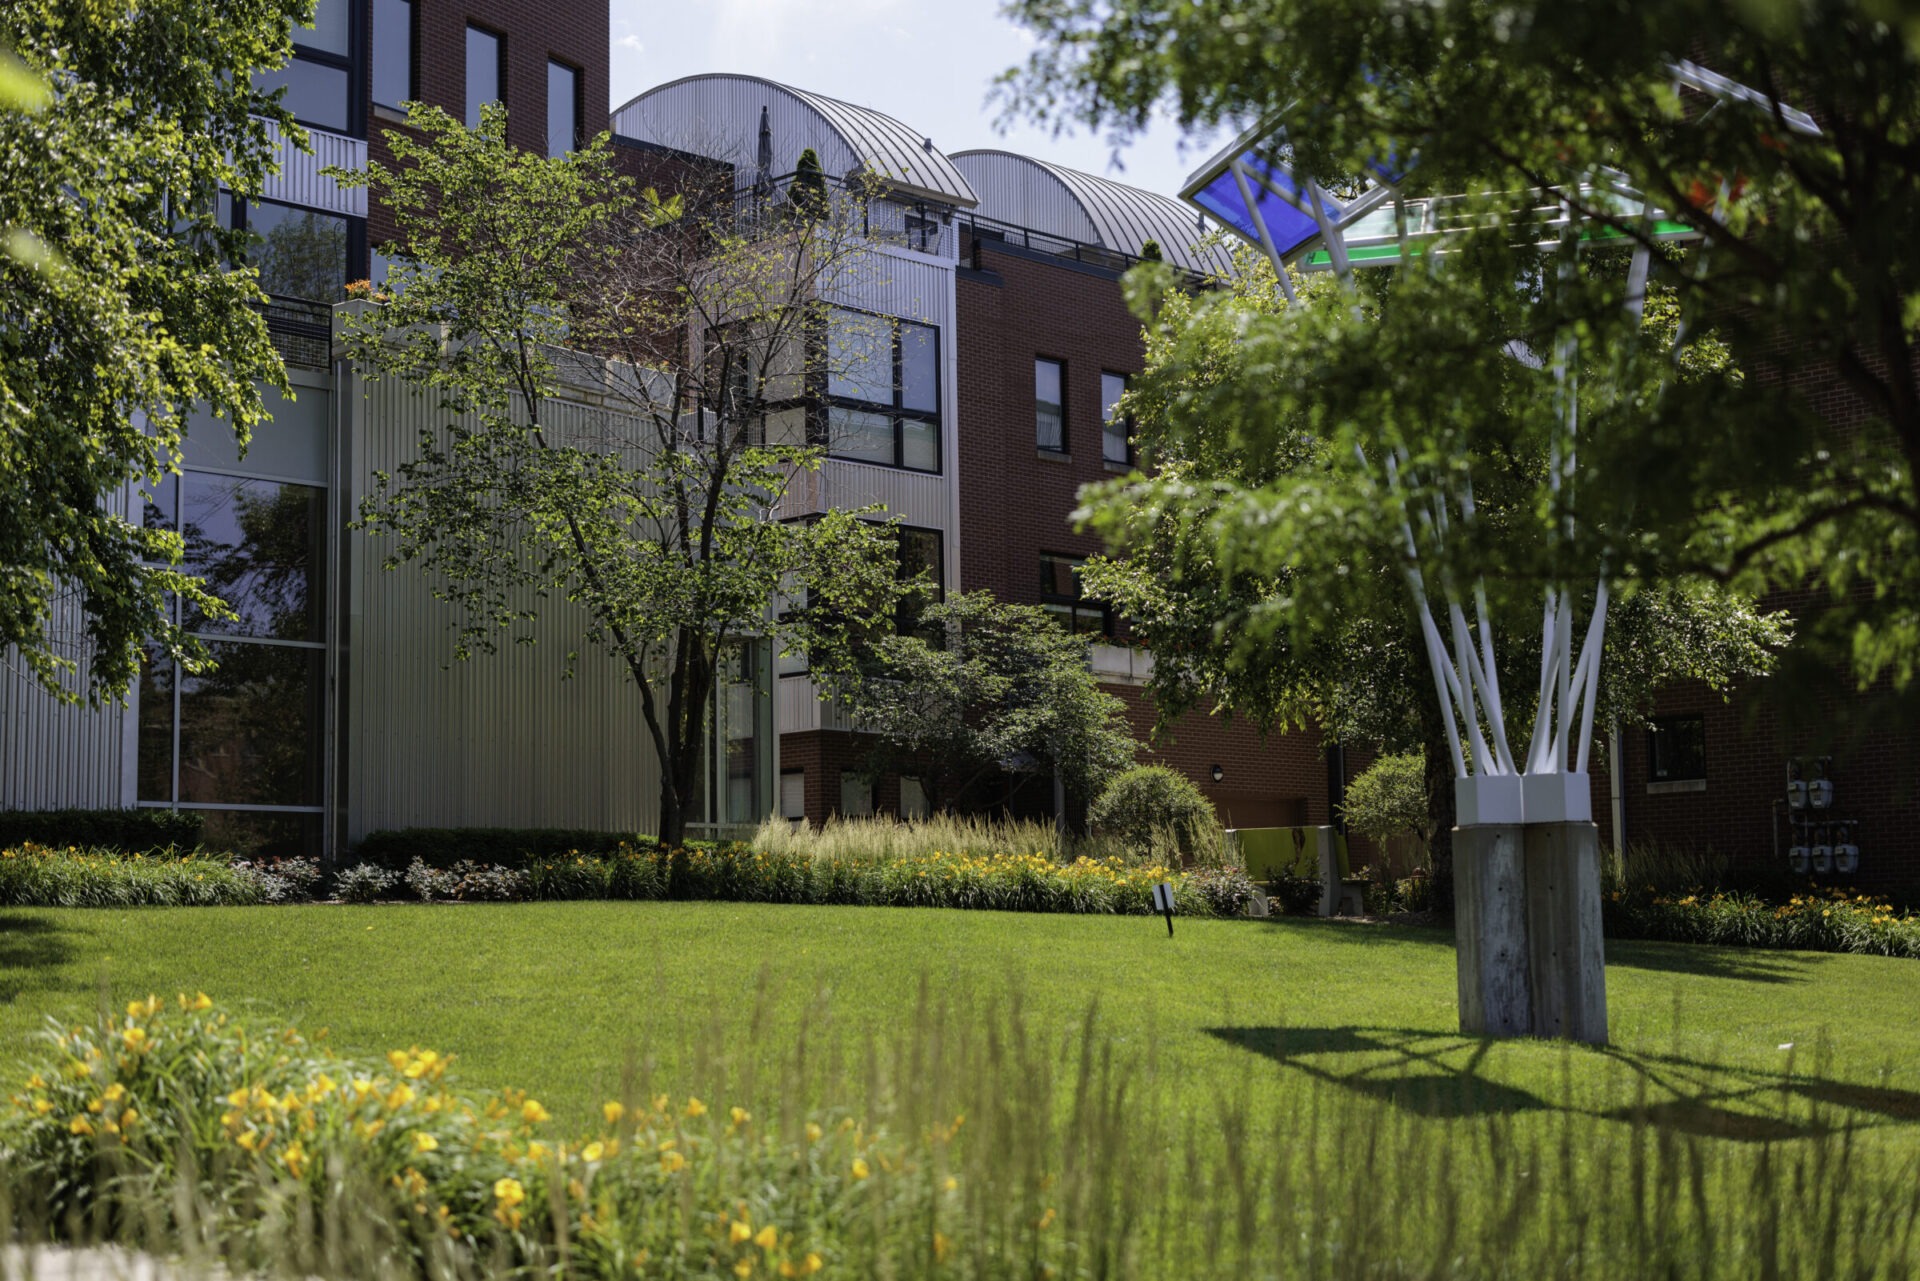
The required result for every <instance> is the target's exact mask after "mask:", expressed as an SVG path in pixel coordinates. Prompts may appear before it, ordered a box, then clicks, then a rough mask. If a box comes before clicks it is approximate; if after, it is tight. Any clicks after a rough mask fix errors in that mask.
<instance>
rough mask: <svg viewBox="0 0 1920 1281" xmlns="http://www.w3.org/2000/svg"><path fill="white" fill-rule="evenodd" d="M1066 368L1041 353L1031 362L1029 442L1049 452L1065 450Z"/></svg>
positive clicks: (1057, 452)
mask: <svg viewBox="0 0 1920 1281" xmlns="http://www.w3.org/2000/svg"><path fill="white" fill-rule="evenodd" d="M1066 383H1067V367H1066V365H1064V364H1063V363H1061V362H1060V361H1057V360H1048V359H1047V358H1046V357H1044V356H1040V357H1036V358H1035V359H1034V362H1033V423H1034V441H1033V443H1034V444H1035V445H1037V446H1039V447H1040V448H1041V449H1045V450H1048V451H1049V452H1051V453H1056V454H1064V453H1066V452H1067V410H1066Z"/></svg>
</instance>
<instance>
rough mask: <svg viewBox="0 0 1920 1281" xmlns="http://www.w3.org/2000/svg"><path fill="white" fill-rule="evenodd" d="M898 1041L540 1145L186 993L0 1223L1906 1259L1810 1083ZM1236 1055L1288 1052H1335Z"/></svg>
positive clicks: (1488, 1260)
mask: <svg viewBox="0 0 1920 1281" xmlns="http://www.w3.org/2000/svg"><path fill="white" fill-rule="evenodd" d="M901 1014H902V1017H901V1019H900V1021H899V1022H898V1023H897V1024H896V1025H894V1026H890V1027H888V1028H885V1029H874V1031H873V1034H872V1035H871V1036H870V1037H869V1038H868V1039H867V1041H866V1044H865V1047H864V1049H853V1050H852V1051H851V1052H852V1053H853V1054H854V1056H855V1057H856V1058H857V1059H858V1060H859V1064H858V1066H859V1068H860V1071H859V1072H858V1073H856V1074H855V1075H854V1078H853V1079H856V1080H858V1079H864V1080H865V1082H866V1084H865V1087H864V1090H860V1091H858V1092H859V1093H860V1094H861V1097H860V1098H858V1099H856V1100H852V1102H853V1103H855V1104H856V1106H854V1107H852V1108H851V1109H848V1108H836V1107H834V1106H822V1105H821V1104H820V1103H819V1102H818V1101H817V1100H815V1099H813V1098H812V1097H811V1096H812V1095H813V1093H814V1092H815V1091H816V1090H817V1089H818V1087H819V1085H820V1083H821V1082H822V1081H824V1080H828V1079H839V1080H842V1081H845V1080H847V1079H848V1076H847V1074H846V1072H845V1071H844V1068H845V1067H846V1065H845V1064H843V1063H838V1062H834V1063H831V1064H829V1063H826V1062H825V1060H828V1059H831V1058H834V1057H835V1056H838V1055H843V1054H846V1053H848V1052H849V1050H848V1048H847V1047H846V1046H845V1045H844V1044H842V1043H841V1042H839V1041H838V1040H837V1039H834V1038H826V1039H824V1040H822V1041H820V1042H818V1043H816V1042H815V1041H814V1040H812V1039H810V1038H809V1036H808V1034H807V1033H806V1032H805V1031H803V1032H802V1033H801V1035H800V1037H799V1038H798V1042H797V1043H796V1044H795V1045H793V1046H792V1047H791V1051H790V1053H789V1054H788V1056H787V1057H786V1058H785V1060H784V1062H783V1065H782V1067H781V1069H780V1071H779V1072H778V1073H777V1074H774V1075H771V1076H770V1075H768V1074H767V1073H765V1072H761V1073H758V1074H756V1073H755V1072H753V1071H752V1070H751V1069H745V1070H743V1067H744V1064H741V1063H739V1062H736V1063H735V1064H734V1065H732V1066H730V1065H729V1064H728V1063H727V1062H726V1061H725V1060H724V1059H723V1058H716V1059H714V1060H711V1061H709V1063H708V1065H707V1069H706V1070H707V1072H708V1074H709V1078H710V1079H711V1081H712V1085H713V1088H712V1089H701V1090H698V1091H697V1092H696V1093H695V1094H692V1095H687V1094H682V1095H676V1096H673V1097H669V1096H666V1095H651V1094H649V1092H648V1090H647V1089H646V1082H645V1079H644V1077H645V1067H644V1059H640V1060H637V1061H636V1060H630V1061H631V1062H635V1066H634V1067H633V1068H632V1069H631V1070H630V1073H629V1076H630V1081H631V1088H630V1089H627V1090H625V1091H623V1096H622V1097H621V1098H620V1099H616V1100H609V1101H607V1103H606V1104H605V1105H604V1107H603V1108H602V1109H601V1111H600V1115H599V1117H598V1124H597V1125H596V1126H594V1127H593V1129H592V1130H591V1131H590V1132H589V1133H585V1134H579V1135H574V1136H558V1135H555V1134H553V1133H551V1131H552V1129H553V1123H552V1122H551V1120H550V1119H549V1118H548V1117H547V1115H546V1109H545V1108H544V1107H543V1106H542V1105H541V1104H540V1103H539V1101H538V1100H536V1099H532V1098H529V1097H527V1096H526V1095H524V1094H522V1093H519V1092H516V1091H513V1090H501V1091H492V1092H481V1093H468V1092H465V1091H463V1090H462V1089H460V1088H459V1086H458V1085H457V1084H456V1080H455V1073H454V1072H453V1071H451V1070H449V1065H450V1063H452V1060H451V1059H450V1058H449V1057H448V1056H446V1055H444V1054H440V1053H435V1052H433V1051H430V1050H425V1049H421V1048H419V1047H410V1048H408V1049H404V1050H402V1049H395V1050H394V1051H393V1052H392V1053H391V1054H389V1055H388V1057H387V1059H386V1060H385V1061H384V1062H381V1061H375V1062H364V1061H353V1060H350V1059H346V1058H342V1057H338V1056H335V1055H333V1054H331V1053H329V1052H328V1050H327V1048H326V1045H325V1042H324V1040H323V1039H322V1038H321V1037H320V1035H319V1034H315V1035H314V1036H311V1037H309V1036H306V1035H303V1034H302V1033H300V1032H298V1031H296V1030H293V1029H285V1028H275V1027H270V1026H264V1025H263V1026H259V1027H257V1028H254V1029H252V1030H248V1029H247V1028H246V1027H244V1026H243V1023H244V1020H242V1019H241V1018H239V1017H235V1016H232V1015H230V1014H228V1013H227V1012H225V1011H222V1010H220V1009H218V1008H215V1007H214V1006H213V1004H212V1002H210V1001H209V1000H207V999H206V998H205V997H203V996H200V995H197V994H196V995H194V996H190V997H189V996H182V997H179V998H176V999H175V1000H172V1001H157V1000H154V999H152V998H148V999H146V1000H143V1001H137V1002H134V1003H133V1004H132V1005H130V1006H129V1007H128V1008H127V1009H126V1011H125V1013H124V1015H122V1014H120V1013H118V1012H112V1013H109V1014H103V1015H102V1016H101V1017H100V1018H99V1019H97V1020H95V1021H94V1022H93V1023H91V1024H89V1025H82V1026H79V1027H75V1026H65V1027H60V1028H57V1029H54V1031H53V1033H52V1035H51V1038H50V1039H49V1040H48V1042H47V1043H46V1044H45V1045H44V1046H43V1048H42V1051H41V1052H40V1053H39V1054H38V1055H37V1056H36V1057H35V1059H34V1060H33V1061H32V1062H31V1063H29V1064H27V1065H25V1066H24V1067H23V1069H22V1079H21V1081H20V1084H19V1087H18V1089H17V1092H16V1093H15V1094H14V1097H13V1099H12V1101H11V1104H10V1105H9V1106H7V1107H6V1109H5V1114H4V1118H0V1200H3V1201H4V1202H5V1206H4V1207H0V1214H3V1216H4V1217H0V1223H3V1224H4V1226H5V1227H6V1228H7V1229H8V1230H10V1232H11V1234H12V1237H13V1239H14V1240H16V1241H35V1240H48V1239H52V1240H59V1241H66V1242H82V1243H86V1242H98V1241H113V1242H119V1243H123V1244H126V1245H129V1246H132V1247H134V1248H136V1249H144V1250H147V1251H150V1252H154V1253H167V1254H181V1255H184V1256H185V1257H186V1259H187V1263H188V1266H189V1271H187V1272H186V1273H185V1274H186V1275H193V1274H194V1271H193V1269H195V1268H196V1267H197V1266H198V1265H205V1264H210V1263H212V1262H215V1261H218V1262H219V1263H221V1264H223V1265H224V1266H225V1267H226V1268H227V1269H228V1270H229V1272H228V1274H229V1275H231V1274H232V1273H234V1272H241V1271H244V1272H245V1273H246V1274H248V1275H254V1276H260V1277H266V1276H301V1277H322V1278H336V1277H338V1278H348V1277H352V1278H365V1277H378V1278H396V1279H397V1278H432V1279H433V1281H440V1279H442V1278H446V1279H448V1281H451V1279H454V1278H479V1277H528V1278H530V1277H534V1276H540V1277H547V1278H559V1279H572V1278H579V1279H582V1281H585V1279H593V1281H600V1279H603V1278H608V1279H610V1278H694V1277H700V1278H714V1279H715V1281H726V1279H727V1278H740V1279H743V1281H744V1279H748V1278H755V1277H798V1276H812V1275H819V1276H821V1277H825V1278H863V1279H864V1278H869V1277H903V1278H904V1277H920V1278H954V1279H967V1281H975V1279H978V1281H986V1279H987V1278H994V1279H996V1281H997V1279H1000V1278H1009V1277H1018V1278H1031V1279H1039V1278H1048V1279H1050V1281H1080V1279H1082V1278H1087V1279H1091V1278H1112V1279H1114V1281H1130V1279H1141V1281H1144V1279H1147V1278H1151V1279H1153V1281H1166V1279H1169V1278H1189V1277H1192V1278H1211V1277H1221V1276H1286V1277H1301V1278H1329V1279H1331V1278H1351V1277H1449V1278H1482V1277H1484V1278H1507V1277H1512V1278H1537V1277H1551V1278H1584V1277H1591V1278H1596V1279H1597V1278H1614V1277H1653V1276H1661V1277H1701V1278H1711V1277H1727V1278H1745V1277H1752V1276H1767V1277H1776V1278H1781V1279H1782V1281H1793V1279H1798V1278H1825V1277H1833V1276H1853V1277H1862V1278H1888V1279H1892V1278H1899V1277H1906V1276H1911V1275H1913V1273H1914V1271H1915V1266H1916V1264H1915V1261H1916V1258H1920V1255H1916V1253H1915V1251H1916V1248H1920V1237H1917V1236H1916V1231H1917V1229H1916V1222H1920V1169H1916V1168H1915V1161H1914V1158H1913V1154H1912V1152H1911V1150H1910V1149H1898V1148H1896V1147H1895V1146H1893V1145H1891V1144H1887V1143H1881V1142H1876V1141H1875V1135H1874V1133H1873V1131H1872V1129H1871V1128H1870V1127H1868V1128H1862V1127H1860V1126H1859V1125H1858V1121H1857V1117H1855V1115H1854V1114H1853V1113H1850V1112H1848V1111H1846V1110H1845V1108H1844V1107H1831V1106H1829V1105H1827V1104H1825V1103H1823V1102H1822V1101H1821V1100H1822V1099H1823V1098H1824V1097H1825V1094H1826V1093H1828V1092H1829V1091H1824V1090H1822V1089H1821V1088H1819V1087H1820V1086H1821V1085H1822V1084H1823V1080H1822V1078H1821V1076H1820V1070H1821V1069H1820V1065H1819V1064H1817V1063H1815V1064H1812V1065H1810V1066H1811V1067H1812V1068H1813V1070H1812V1071H1811V1072H1806V1073H1801V1072H1796V1071H1795V1069H1794V1064H1793V1061H1792V1060H1791V1059H1789V1060H1788V1061H1787V1063H1786V1070H1785V1073H1784V1075H1783V1076H1782V1077H1781V1082H1780V1086H1779V1088H1778V1089H1776V1090H1755V1091H1748V1092H1743V1093H1742V1094H1741V1096H1740V1097H1739V1098H1737V1099H1723V1100H1722V1101H1721V1102H1722V1105H1723V1106H1722V1107H1721V1108H1720V1109H1719V1110H1718V1112H1719V1113H1722V1114H1724V1116H1725V1117H1726V1118H1730V1120H1729V1121H1728V1122H1727V1124H1732V1122H1733V1121H1737V1122H1738V1123H1739V1124H1738V1127H1736V1128H1732V1129H1722V1130H1720V1131H1718V1132H1709V1131H1708V1130H1706V1129H1703V1128H1702V1127H1700V1126H1699V1125H1697V1124H1693V1123H1692V1121H1691V1119H1690V1118H1691V1114H1690V1113H1688V1112H1686V1111H1685V1110H1684V1109H1676V1108H1675V1106H1674V1105H1673V1104H1672V1103H1671V1102H1655V1101H1653V1100H1652V1099H1651V1098H1650V1096H1649V1090H1650V1089H1651V1088H1652V1087H1651V1086H1650V1085H1649V1081H1648V1076H1647V1074H1645V1073H1635V1072H1633V1071H1631V1070H1630V1068H1629V1067H1625V1066H1620V1065H1618V1064H1616V1065H1615V1071H1616V1075H1615V1076H1613V1077H1611V1078H1609V1081H1610V1084H1609V1085H1607V1086H1606V1087H1605V1088H1604V1089H1602V1090H1599V1091H1597V1092H1596V1091H1588V1090H1582V1091H1580V1092H1579V1094H1578V1095H1577V1096H1576V1095H1575V1093H1574V1092H1573V1091H1572V1090H1571V1088H1569V1089H1568V1091H1567V1095H1568V1097H1567V1098H1565V1099H1564V1100H1562V1101H1561V1102H1560V1103H1559V1104H1557V1105H1547V1104H1545V1103H1544V1102H1542V1103H1541V1104H1538V1105H1536V1106H1535V1107H1533V1108H1532V1109H1522V1110H1519V1111H1516V1109H1515V1105H1514V1101H1513V1099H1512V1098H1511V1097H1510V1092H1503V1091H1502V1090H1501V1089H1500V1087H1498V1086H1495V1085H1490V1084H1489V1083H1486V1082H1481V1081H1479V1080H1477V1079H1476V1078H1475V1077H1474V1075H1473V1074H1472V1072H1471V1071H1470V1070H1469V1071H1468V1072H1466V1073H1465V1074H1462V1075H1460V1076H1448V1077H1444V1078H1437V1077H1435V1076H1434V1075H1432V1073H1431V1070H1430V1065H1429V1064H1427V1061H1426V1060H1425V1059H1424V1058H1421V1057H1419V1056H1416V1059H1417V1061H1411V1060H1410V1063H1409V1065H1408V1066H1405V1067H1404V1068H1403V1069H1401V1070H1400V1071H1399V1072H1397V1073H1388V1072H1383V1071H1378V1070H1376V1071H1371V1072H1369V1073H1367V1074H1366V1075H1365V1076H1364V1077H1363V1078H1361V1079H1360V1080H1359V1086H1358V1088H1355V1087H1354V1086H1353V1085H1352V1084H1350V1083H1349V1084H1342V1083H1341V1082H1339V1081H1337V1080H1335V1079H1333V1078H1331V1077H1329V1078H1325V1079H1322V1078H1321V1077H1318V1076H1315V1075H1312V1074H1303V1075H1301V1076H1300V1077H1299V1078H1298V1079H1297V1080H1295V1081H1294V1082H1293V1083H1292V1084H1291V1085H1290V1087H1289V1089H1288V1090H1287V1092H1286V1093H1285V1095H1284V1097H1282V1098H1281V1099H1280V1100H1279V1101H1278V1105H1277V1106H1275V1107H1265V1106H1260V1107H1256V1106H1254V1105H1253V1103H1252V1101H1251V1099H1250V1098H1249V1097H1247V1096H1246V1095H1244V1094H1239V1095H1235V1094H1229V1095H1227V1096H1224V1097H1211V1098H1192V1097H1188V1095H1187V1093H1186V1092H1184V1091H1181V1090H1178V1089H1172V1088H1168V1086H1169V1080H1170V1078H1171V1077H1173V1076H1175V1075H1177V1073H1178V1068H1177V1067H1175V1066H1171V1065H1162V1064H1161V1063H1160V1062H1159V1060H1158V1058H1157V1056H1156V1047H1155V1046H1154V1045H1153V1044H1151V1043H1148V1044H1144V1045H1142V1044H1132V1045H1129V1044H1126V1043H1124V1042H1120V1041H1116V1040H1115V1039H1114V1038H1112V1037H1111V1036H1109V1035H1108V1033H1107V1031H1106V1029H1105V1027H1104V1025H1103V1024H1102V1021H1101V1019H1100V1016H1099V1014H1098V1011H1097V1010H1094V1009H1089V1011H1088V1012H1087V1014H1086V1015H1085V1017H1084V1019H1082V1020H1081V1021H1080V1022H1079V1024H1078V1025H1077V1026H1074V1027H1070V1028H1055V1027H1050V1026H1049V1027H1041V1026H1039V1025H1038V1024H1036V1023H1035V1022H1033V1021H1031V1020H1030V1019H1028V1018H1027V1017H1026V1016H1025V1015H1024V1014H1023V1013H1022V1003H1021V1001H1020V999H1019V994H1018V993H1017V992H1014V993H1011V994H1010V995H1009V997H1008V998H1007V999H1006V1000H1005V1001H1004V1002H1002V1003H996V1004H987V1005H978V1004H972V1003H969V1002H967V1001H966V1000H964V999H956V1000H949V999H948V998H947V997H945V996H943V995H941V994H939V993H938V992H937V990H936V989H935V988H934V987H933V985H932V984H927V983H923V986H922V991H921V995H920V998H919V1000H918V1003H917V1005H915V1006H913V1007H912V1008H909V1009H903V1010H902V1011H901ZM748 1031H749V1029H748V1028H747V1026H745V1025H744V1024H743V1023H741V1022H740V1021H739V1020H734V1021H732V1022H726V1023H724V1026H723V1025H722V1024H721V1023H718V1022H717V1023H716V1026H715V1028H714V1029H713V1039H714V1040H715V1042H716V1043H717V1044H721V1045H724V1044H725V1043H726V1042H727V1041H729V1040H730V1039H732V1038H735V1037H737V1036H739V1035H741V1034H744V1033H746V1032H748ZM1242 1032H1243V1033H1244V1034H1245V1035H1246V1036H1248V1037H1253V1035H1254V1033H1255V1032H1258V1033H1259V1034H1260V1035H1261V1036H1266V1037H1270V1038H1271V1039H1272V1041H1273V1044H1272V1045H1271V1046H1265V1043H1264V1042H1261V1041H1258V1040H1257V1039H1252V1040H1249V1041H1248V1042H1247V1047H1248V1048H1249V1049H1253V1050H1261V1049H1263V1047H1264V1048H1265V1049H1269V1050H1271V1051H1272V1052H1274V1053H1276V1054H1292V1053H1298V1052H1299V1051H1300V1049H1301V1047H1302V1046H1304V1047H1305V1048H1306V1051H1307V1052H1308V1053H1309V1054H1311V1053H1312V1052H1313V1051H1314V1049H1315V1047H1317V1046H1319V1045H1320V1042H1321V1041H1322V1040H1324V1039H1325V1038H1326V1036H1327V1035H1328V1034H1327V1033H1326V1031H1325V1030H1317V1029H1311V1028H1308V1029H1299V1030H1296V1031H1289V1030H1288V1029H1280V1028H1276V1029H1243V1030H1242ZM1296 1041H1298V1042H1299V1044H1298V1045H1296V1044H1295V1042H1296ZM1321 1048H1324V1047H1321ZM1565 1053H1566V1054H1568V1055H1569V1056H1572V1055H1574V1054H1576V1053H1580V1051H1576V1050H1574V1049H1572V1048H1569V1049H1567V1050H1566V1051H1565ZM1567 1070H1568V1073H1569V1074H1570V1073H1571V1070H1572V1069H1571V1065H1569V1067H1568V1069H1567ZM1860 1093H1862V1092H1861V1091H1859V1090H1857V1089H1856V1090H1855V1091H1854V1094H1856V1095H1857V1094H1860ZM1848 1097H1852V1096H1848ZM843 1102H846V1100H843ZM1732 1108H1737V1110H1729V1109H1732ZM1529 1112H1530V1113H1531V1114H1530V1115H1529ZM1748 1140H1758V1141H1748ZM0 1245H4V1242H3V1241H0Z"/></svg>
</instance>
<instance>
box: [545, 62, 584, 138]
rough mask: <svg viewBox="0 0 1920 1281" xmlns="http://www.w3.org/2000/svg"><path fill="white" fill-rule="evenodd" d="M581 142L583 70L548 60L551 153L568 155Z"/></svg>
mask: <svg viewBox="0 0 1920 1281" xmlns="http://www.w3.org/2000/svg"><path fill="white" fill-rule="evenodd" d="M579 145H580V73H579V72H578V71H575V70H574V69H573V68H572V67H569V66H568V65H566V64H565V63H564V62H549V63H547V154H548V155H549V156H564V155H566V154H567V153H568V152H569V151H572V150H573V149H574V148H575V147H577V146H579Z"/></svg>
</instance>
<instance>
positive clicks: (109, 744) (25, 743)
mask: <svg viewBox="0 0 1920 1281" xmlns="http://www.w3.org/2000/svg"><path fill="white" fill-rule="evenodd" d="M49 631H50V632H51V633H52V637H53V639H54V641H55V643H56V644H57V645H60V646H61V647H62V648H63V649H64V650H66V651H67V652H69V653H71V654H72V655H73V656H74V657H76V658H77V659H78V660H79V663H80V669H79V671H78V672H76V673H75V674H74V675H73V676H72V677H71V678H69V688H72V689H80V690H84V689H85V688H86V682H87V677H88V674H89V673H88V662H87V656H88V653H89V649H90V647H89V646H88V644H87V640H86V633H85V631H84V629H83V625H82V618H81V611H80V604H79V601H78V600H77V599H73V600H64V601H61V602H60V603H58V604H56V605H55V606H54V610H53V619H52V622H51V624H50V626H49ZM131 715H132V712H130V711H124V710H122V709H121V708H120V707H118V706H112V705H109V706H107V707H100V708H90V707H87V706H86V705H84V704H82V705H79V706H74V705H71V704H67V703H62V702H60V701H59V700H58V699H56V698H54V697H53V696H52V695H50V694H48V693H47V692H46V691H45V690H43V689H41V688H40V686H39V684H38V682H36V681H34V680H33V679H32V678H31V677H30V676H28V675H27V674H26V670H25V669H24V668H23V667H22V666H21V665H20V661H19V652H18V651H17V650H14V649H11V648H9V649H7V650H6V651H5V652H4V654H0V809H60V808H64V807H67V806H82V807H87V808H116V807H118V806H121V805H130V804H132V803H133V798H132V797H131V796H127V795H125V794H124V791H123V788H122V780H121V768H122V764H121V763H122V756H121V753H122V752H123V750H124V749H125V746H126V725H127V719H126V718H127V717H129V716H131Z"/></svg>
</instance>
